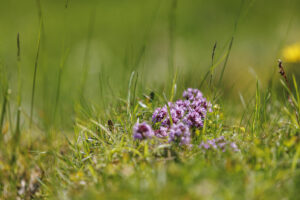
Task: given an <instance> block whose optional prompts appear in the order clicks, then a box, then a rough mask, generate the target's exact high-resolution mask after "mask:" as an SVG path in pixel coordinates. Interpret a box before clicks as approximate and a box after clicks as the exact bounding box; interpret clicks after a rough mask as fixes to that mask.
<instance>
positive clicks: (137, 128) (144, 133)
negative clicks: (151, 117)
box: [133, 122, 154, 140]
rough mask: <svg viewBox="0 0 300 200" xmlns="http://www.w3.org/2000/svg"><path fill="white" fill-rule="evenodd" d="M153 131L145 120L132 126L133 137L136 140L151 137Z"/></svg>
mask: <svg viewBox="0 0 300 200" xmlns="http://www.w3.org/2000/svg"><path fill="white" fill-rule="evenodd" d="M153 136H154V132H153V130H152V128H151V126H150V125H148V124H147V123H146V122H143V123H136V124H135V125H134V127H133V138H134V139H138V140H144V139H147V138H152V137H153Z"/></svg>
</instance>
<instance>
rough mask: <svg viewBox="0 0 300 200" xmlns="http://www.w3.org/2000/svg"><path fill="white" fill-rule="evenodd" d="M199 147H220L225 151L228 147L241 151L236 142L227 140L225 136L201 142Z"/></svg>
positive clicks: (204, 148)
mask: <svg viewBox="0 0 300 200" xmlns="http://www.w3.org/2000/svg"><path fill="white" fill-rule="evenodd" d="M199 148H202V149H203V150H209V149H215V150H218V149H220V150H222V152H225V151H226V149H227V148H231V149H232V150H233V151H239V149H238V147H237V145H236V144H235V143H234V142H231V143H230V142H228V141H226V140H225V138H224V136H221V137H218V138H216V139H212V140H207V141H206V142H201V144H200V145H199Z"/></svg>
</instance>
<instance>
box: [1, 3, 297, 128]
mask: <svg viewBox="0 0 300 200" xmlns="http://www.w3.org/2000/svg"><path fill="white" fill-rule="evenodd" d="M39 2H40V3H39ZM174 2H175V3H174ZM299 10H300V1H297V0H284V1H283V0H264V1H260V0H226V1H221V0H210V1H204V0H177V1H174V0H126V1H125V0H98V1H96V0H85V1H83V0H67V1H63V0H40V1H36V0H26V1H23V0H9V1H5V0H1V1H0V27H1V31H0V61H1V65H2V69H3V70H2V71H1V73H2V75H3V76H2V77H4V76H6V77H7V78H8V81H9V87H10V88H11V91H12V93H11V99H12V100H13V101H12V102H15V101H14V100H15V99H16V96H17V93H16V91H17V79H18V77H17V73H16V72H17V44H16V38H17V34H18V33H19V34H20V41H21V76H22V107H23V112H24V113H25V114H24V115H25V116H26V114H27V115H28V114H29V110H30V108H29V107H30V98H31V89H32V79H33V71H34V63H35V59H36V52H37V43H38V42H37V41H38V37H39V30H40V31H41V38H40V39H41V48H40V55H39V59H38V71H37V85H36V97H35V119H43V120H42V121H43V124H44V125H45V126H47V124H50V123H51V119H52V117H53V106H54V102H55V100H56V98H57V97H56V93H57V85H58V76H59V70H60V67H61V69H62V71H61V72H62V73H61V89H60V98H59V108H58V113H59V114H58V115H57V118H58V119H57V121H59V122H60V123H61V124H66V125H70V124H72V120H74V119H73V117H74V112H75V111H76V104H77V102H80V101H81V99H82V98H81V97H79V96H80V93H81V90H82V91H83V92H82V94H83V95H82V96H84V101H86V102H89V103H91V104H92V105H95V106H96V107H97V106H101V105H104V107H107V106H109V105H110V104H109V103H107V102H111V101H112V100H116V99H119V98H126V95H127V91H128V82H129V79H130V75H131V73H132V71H136V72H138V73H139V82H138V83H139V91H140V92H141V93H146V92H148V91H150V90H164V89H165V88H167V85H168V83H169V82H170V79H169V78H168V77H169V76H170V73H171V72H170V65H171V66H174V68H175V69H177V72H178V77H179V81H178V87H181V88H186V87H198V86H199V84H200V82H201V80H202V79H203V77H204V75H205V73H206V72H207V70H208V69H209V68H210V67H211V65H212V64H211V63H212V61H211V57H212V51H213V47H214V45H215V44H217V45H216V50H215V63H217V62H218V60H220V59H221V58H222V57H224V55H225V54H226V52H227V51H228V46H229V43H230V40H231V38H232V37H234V40H233V45H232V49H231V52H230V57H229V60H228V64H227V67H226V70H225V73H224V79H223V81H222V85H221V87H222V88H223V94H224V95H223V96H224V98H225V99H226V98H228V99H229V100H230V101H236V102H239V103H240V94H242V95H243V96H244V98H247V97H251V95H253V90H252V89H254V88H255V83H256V80H257V79H258V80H259V82H260V83H261V85H262V87H264V86H265V85H266V84H267V83H268V82H269V81H270V80H271V79H272V78H274V77H275V78H276V77H277V76H278V74H277V59H278V58H282V59H283V61H284V62H285V60H284V58H283V57H282V51H283V49H284V48H285V47H286V46H289V45H292V44H295V43H297V42H299V41H300V38H299V35H300V26H299V25H300V24H299V23H300V22H299V19H300V13H299ZM41 21H42V23H41ZM40 24H42V26H40ZM40 27H42V28H40ZM170 60H171V61H170ZM221 61H222V62H221V63H223V62H224V60H221ZM62 63H63V64H62ZM285 63H286V66H287V67H288V68H293V70H296V71H297V69H296V68H297V67H299V64H297V63H288V62H285ZM221 68H222V64H221V65H220V66H217V67H216V74H215V76H216V77H217V76H218V75H219V74H220V70H221ZM277 78H278V77H277ZM216 80H218V78H216ZM82 83H85V84H82ZM180 84H181V85H180ZM82 85H84V86H83V87H82ZM202 90H204V91H205V90H209V88H208V87H204V88H202ZM1 101H2V100H1ZM12 104H13V103H12ZM91 109H93V108H91Z"/></svg>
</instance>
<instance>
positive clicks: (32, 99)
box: [29, 22, 42, 127]
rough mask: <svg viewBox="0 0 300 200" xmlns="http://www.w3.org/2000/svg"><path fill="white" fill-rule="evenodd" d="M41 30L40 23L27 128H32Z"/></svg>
mask: <svg viewBox="0 0 300 200" xmlns="http://www.w3.org/2000/svg"><path fill="white" fill-rule="evenodd" d="M41 30H42V22H40V29H39V33H38V41H37V51H36V57H35V62H34V72H33V81H32V92H31V105H30V125H29V127H31V126H32V118H33V106H34V95H35V87H36V76H37V70H38V60H39V54H40V41H41Z"/></svg>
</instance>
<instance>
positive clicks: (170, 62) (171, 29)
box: [168, 0, 177, 81]
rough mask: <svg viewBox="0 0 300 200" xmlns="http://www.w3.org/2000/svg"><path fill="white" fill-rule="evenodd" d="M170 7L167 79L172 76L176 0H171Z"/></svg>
mask: <svg viewBox="0 0 300 200" xmlns="http://www.w3.org/2000/svg"><path fill="white" fill-rule="evenodd" d="M171 1H172V2H171V7H170V13H169V56H168V68H169V76H170V78H169V81H171V80H172V79H173V76H174V74H173V73H174V53H175V30H176V10H177V0H171Z"/></svg>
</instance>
